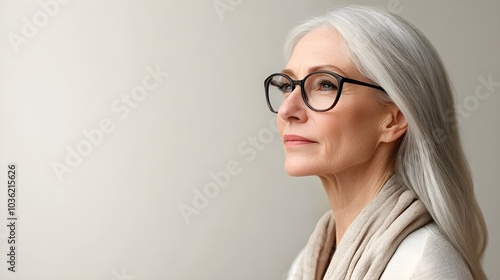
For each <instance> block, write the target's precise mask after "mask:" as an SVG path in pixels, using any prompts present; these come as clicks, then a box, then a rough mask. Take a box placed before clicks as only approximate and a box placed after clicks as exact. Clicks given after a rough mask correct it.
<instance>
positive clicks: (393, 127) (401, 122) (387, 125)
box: [380, 104, 408, 143]
mask: <svg viewBox="0 0 500 280" xmlns="http://www.w3.org/2000/svg"><path fill="white" fill-rule="evenodd" d="M406 130H408V122H407V121H406V118H405V116H404V115H403V113H401V111H400V110H399V108H398V107H397V106H396V105H395V104H389V105H388V108H387V115H386V118H385V119H384V121H383V126H382V131H381V135H380V142H382V143H391V142H394V141H397V140H398V139H400V138H401V137H402V136H403V135H404V134H405V132H406Z"/></svg>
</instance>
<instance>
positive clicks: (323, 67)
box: [281, 64, 345, 77]
mask: <svg viewBox="0 0 500 280" xmlns="http://www.w3.org/2000/svg"><path fill="white" fill-rule="evenodd" d="M320 70H333V71H334V72H335V73H338V74H341V75H344V76H345V73H344V71H342V69H340V68H338V67H337V66H335V65H331V64H325V65H317V66H313V67H311V68H309V69H308V73H312V72H315V71H320ZM281 73H283V74H287V75H288V76H291V77H296V76H295V74H294V72H293V70H291V69H283V70H281Z"/></svg>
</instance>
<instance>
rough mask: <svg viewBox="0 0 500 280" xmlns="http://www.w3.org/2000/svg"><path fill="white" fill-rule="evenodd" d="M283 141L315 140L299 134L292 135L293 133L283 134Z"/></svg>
mask: <svg viewBox="0 0 500 280" xmlns="http://www.w3.org/2000/svg"><path fill="white" fill-rule="evenodd" d="M283 141H284V142H288V141H304V142H315V141H313V140H311V139H307V138H305V137H302V136H299V135H294V134H285V135H283Z"/></svg>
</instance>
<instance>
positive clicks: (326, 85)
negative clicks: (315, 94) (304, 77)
mask: <svg viewBox="0 0 500 280" xmlns="http://www.w3.org/2000/svg"><path fill="white" fill-rule="evenodd" d="M317 87H318V90H325V91H329V90H337V85H336V84H335V83H333V82H332V81H331V80H328V79H320V80H318V85H317Z"/></svg>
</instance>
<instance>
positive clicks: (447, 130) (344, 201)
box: [265, 6, 487, 279]
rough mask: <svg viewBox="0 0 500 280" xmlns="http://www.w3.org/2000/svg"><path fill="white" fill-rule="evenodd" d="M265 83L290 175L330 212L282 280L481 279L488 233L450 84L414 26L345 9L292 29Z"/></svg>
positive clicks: (379, 14)
mask: <svg viewBox="0 0 500 280" xmlns="http://www.w3.org/2000/svg"><path fill="white" fill-rule="evenodd" d="M286 49H287V51H288V54H287V56H288V63H287V65H286V68H285V69H284V70H283V71H282V72H281V73H277V74H273V75H271V76H269V77H268V78H267V79H266V81H265V88H266V98H267V102H268V105H269V108H270V109H271V111H273V112H274V113H277V115H278V116H277V123H278V128H279V131H280V134H281V137H282V139H283V145H284V150H285V169H286V171H287V173H288V174H289V175H292V176H307V175H316V176H318V177H319V178H320V179H321V182H322V184H323V187H324V189H325V191H326V194H327V197H328V201H329V203H330V206H331V211H329V212H327V213H326V214H325V215H324V216H323V217H322V218H321V219H320V221H319V222H318V224H317V226H316V229H315V230H314V232H313V233H312V235H311V237H310V239H309V242H308V243H307V245H306V247H305V248H304V249H303V250H302V252H301V253H300V254H299V256H298V257H297V259H296V260H295V262H294V264H293V265H292V268H291V269H290V272H289V279H486V276H485V274H484V271H483V269H482V267H481V263H480V262H481V258H482V256H483V253H484V250H485V246H486V241H487V234H486V228H485V223H484V219H483V216H482V214H481V211H480V209H479V207H478V204H477V202H476V199H475V196H474V192H473V183H472V179H471V175H470V171H469V167H468V165H467V162H466V159H465V156H464V153H463V151H462V147H461V143H460V139H459V133H458V131H457V127H458V126H457V120H456V118H455V114H454V113H455V110H454V100H453V96H452V92H451V87H450V82H449V79H448V77H447V74H446V71H445V69H444V66H443V64H442V62H441V60H440V59H439V57H438V55H437V52H436V50H435V49H434V48H433V47H432V45H431V44H430V43H429V41H428V40H427V39H426V38H425V37H424V36H423V35H422V33H420V32H419V31H418V30H417V29H416V28H415V27H414V26H413V25H411V24H410V23H408V22H406V21H405V20H403V19H402V18H400V17H398V16H395V15H391V14H389V13H387V12H384V11H381V10H377V9H373V8H367V7H358V6H350V7H343V8H339V9H336V10H333V11H331V12H330V13H328V14H326V15H325V16H321V17H316V18H313V19H310V20H309V21H307V22H305V23H303V24H301V25H299V26H298V27H296V28H295V29H294V30H293V31H292V32H291V33H290V36H289V40H288V43H287V46H286Z"/></svg>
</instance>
